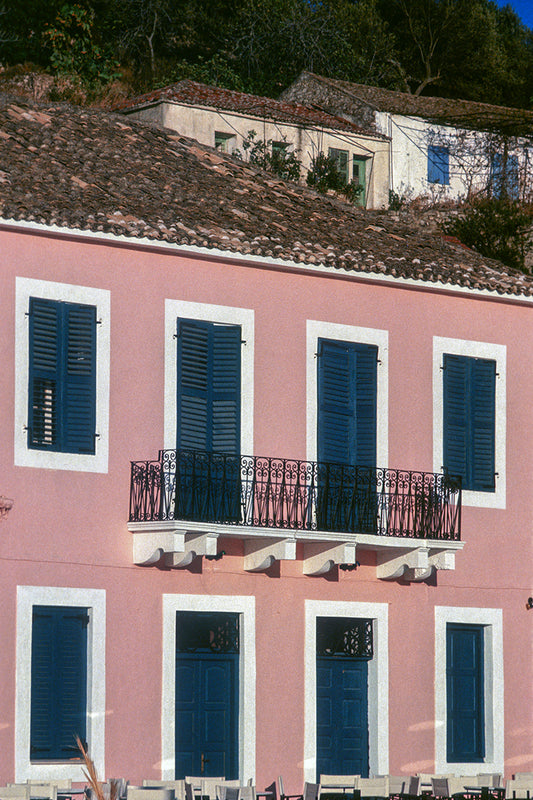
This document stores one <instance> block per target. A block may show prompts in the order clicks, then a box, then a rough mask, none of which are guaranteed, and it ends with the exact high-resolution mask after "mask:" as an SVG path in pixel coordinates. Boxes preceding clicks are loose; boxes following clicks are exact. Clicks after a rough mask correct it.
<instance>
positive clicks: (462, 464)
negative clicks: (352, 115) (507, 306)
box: [443, 353, 496, 492]
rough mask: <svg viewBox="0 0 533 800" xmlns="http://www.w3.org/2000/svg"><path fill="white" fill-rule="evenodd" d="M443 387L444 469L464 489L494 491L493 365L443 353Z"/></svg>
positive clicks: (494, 367) (477, 359)
mask: <svg viewBox="0 0 533 800" xmlns="http://www.w3.org/2000/svg"><path fill="white" fill-rule="evenodd" d="M443 387H444V397H443V433H444V442H443V452H444V467H445V468H446V469H447V470H448V472H449V473H450V474H452V475H460V476H461V477H462V481H463V489H469V490H472V491H478V492H490V491H494V487H495V415H496V362H495V361H493V360H491V359H482V358H471V357H468V356H457V355H451V354H449V353H446V354H445V355H444V362H443Z"/></svg>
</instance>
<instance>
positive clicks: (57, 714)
mask: <svg viewBox="0 0 533 800" xmlns="http://www.w3.org/2000/svg"><path fill="white" fill-rule="evenodd" d="M88 620H89V617H88V611H87V609H86V608H65V607H62V606H35V607H34V610H33V625H32V652H31V726H30V759H31V761H48V760H60V761H70V760H72V759H73V758H78V757H79V753H78V748H77V746H76V736H79V737H80V739H81V740H82V742H85V741H86V737H87V721H86V718H87V625H88Z"/></svg>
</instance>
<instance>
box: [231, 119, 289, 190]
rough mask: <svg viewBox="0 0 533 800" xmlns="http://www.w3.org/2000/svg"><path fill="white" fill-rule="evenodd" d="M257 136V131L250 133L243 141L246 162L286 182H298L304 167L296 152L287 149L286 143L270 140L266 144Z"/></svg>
mask: <svg viewBox="0 0 533 800" xmlns="http://www.w3.org/2000/svg"><path fill="white" fill-rule="evenodd" d="M256 136H257V134H256V132H255V131H248V135H247V136H246V138H245V139H244V140H243V143H242V148H243V150H244V152H245V153H246V160H247V161H249V162H250V164H255V165H256V166H258V167H261V169H264V170H266V171H267V172H273V173H274V174H275V175H277V176H278V177H279V178H283V179H284V180H286V181H298V180H299V178H300V170H301V167H302V165H301V163H300V160H299V159H298V156H297V155H296V152H295V151H293V150H289V149H288V147H285V146H284V141H283V142H273V141H272V139H269V140H268V142H265V141H264V140H263V139H256V138H255V137H256ZM235 155H239V154H238V153H235Z"/></svg>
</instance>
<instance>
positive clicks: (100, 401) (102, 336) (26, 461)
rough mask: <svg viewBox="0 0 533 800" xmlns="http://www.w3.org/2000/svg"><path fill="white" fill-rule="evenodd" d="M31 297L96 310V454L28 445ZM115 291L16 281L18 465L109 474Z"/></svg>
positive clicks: (26, 280)
mask: <svg viewBox="0 0 533 800" xmlns="http://www.w3.org/2000/svg"><path fill="white" fill-rule="evenodd" d="M30 297H38V298H42V299H44V300H55V301H63V302H67V303H82V304H85V305H91V306H95V307H96V319H97V320H98V322H101V324H99V325H98V330H97V335H96V433H97V436H96V438H95V452H94V454H86V453H63V452H57V451H55V452H52V451H48V450H39V449H37V448H33V447H28V430H27V426H28V375H29V363H30V361H29V359H30V353H29V326H28V309H29V302H30ZM110 305H111V297H110V292H109V291H108V290H106V289H94V288H89V287H87V286H74V285H72V284H67V283H56V282H55V281H41V280H34V279H32V278H21V277H18V278H17V279H16V310H15V314H16V316H15V465H16V466H19V467H40V468H43V469H66V470H74V471H79V472H104V473H106V472H107V469H108V451H109V369H110Z"/></svg>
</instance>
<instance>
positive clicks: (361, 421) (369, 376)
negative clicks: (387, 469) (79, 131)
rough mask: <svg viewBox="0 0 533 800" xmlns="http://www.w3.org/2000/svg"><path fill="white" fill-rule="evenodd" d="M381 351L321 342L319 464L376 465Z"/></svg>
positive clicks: (333, 342) (319, 357) (372, 347)
mask: <svg viewBox="0 0 533 800" xmlns="http://www.w3.org/2000/svg"><path fill="white" fill-rule="evenodd" d="M376 419H377V347H375V346H374V345H363V344H352V343H350V342H337V341H330V340H327V339H320V340H319V355H318V460H319V461H320V462H325V463H336V464H350V465H358V466H368V467H373V466H375V464H376Z"/></svg>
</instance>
